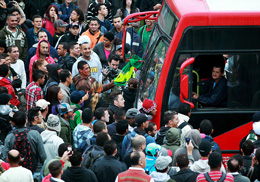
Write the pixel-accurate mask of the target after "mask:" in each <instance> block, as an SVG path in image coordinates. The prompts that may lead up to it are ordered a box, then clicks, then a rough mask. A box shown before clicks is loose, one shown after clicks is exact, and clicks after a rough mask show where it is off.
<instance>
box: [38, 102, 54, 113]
mask: <svg viewBox="0 0 260 182" xmlns="http://www.w3.org/2000/svg"><path fill="white" fill-rule="evenodd" d="M35 104H36V107H40V111H41V113H42V114H43V113H44V112H48V106H49V105H50V104H51V103H49V102H47V101H46V100H45V99H40V100H38V101H37V102H36V103H35Z"/></svg>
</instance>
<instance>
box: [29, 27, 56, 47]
mask: <svg viewBox="0 0 260 182" xmlns="http://www.w3.org/2000/svg"><path fill="white" fill-rule="evenodd" d="M41 30H43V31H45V32H46V33H47V36H48V41H49V43H50V44H52V42H53V40H52V36H51V34H50V32H49V31H48V30H46V29H45V28H41ZM26 37H27V41H28V49H30V48H31V47H32V46H33V45H34V44H35V43H37V42H38V40H37V33H35V32H34V29H33V28H30V29H28V30H27V32H26Z"/></svg>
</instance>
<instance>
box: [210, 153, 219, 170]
mask: <svg viewBox="0 0 260 182" xmlns="http://www.w3.org/2000/svg"><path fill="white" fill-rule="evenodd" d="M221 164H222V156H221V154H220V153H218V152H212V153H211V154H210V155H209V167H210V170H211V171H213V170H214V171H215V170H216V171H219V170H220V168H221Z"/></svg>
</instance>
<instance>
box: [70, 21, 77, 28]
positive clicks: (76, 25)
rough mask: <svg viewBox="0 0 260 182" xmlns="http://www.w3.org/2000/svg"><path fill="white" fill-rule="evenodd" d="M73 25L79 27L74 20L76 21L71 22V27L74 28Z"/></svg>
mask: <svg viewBox="0 0 260 182" xmlns="http://www.w3.org/2000/svg"><path fill="white" fill-rule="evenodd" d="M73 27H78V28H79V24H78V23H76V22H74V23H71V24H70V28H73Z"/></svg>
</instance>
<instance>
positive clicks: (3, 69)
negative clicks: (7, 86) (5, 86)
mask: <svg viewBox="0 0 260 182" xmlns="http://www.w3.org/2000/svg"><path fill="white" fill-rule="evenodd" d="M8 75H9V66H8V65H7V64H1V65H0V76H2V77H7V76H8Z"/></svg>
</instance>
